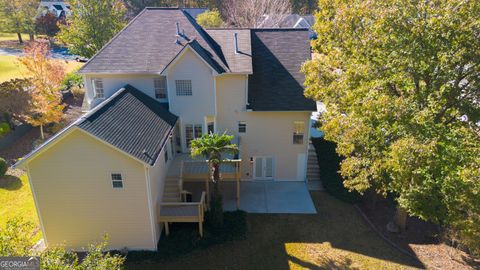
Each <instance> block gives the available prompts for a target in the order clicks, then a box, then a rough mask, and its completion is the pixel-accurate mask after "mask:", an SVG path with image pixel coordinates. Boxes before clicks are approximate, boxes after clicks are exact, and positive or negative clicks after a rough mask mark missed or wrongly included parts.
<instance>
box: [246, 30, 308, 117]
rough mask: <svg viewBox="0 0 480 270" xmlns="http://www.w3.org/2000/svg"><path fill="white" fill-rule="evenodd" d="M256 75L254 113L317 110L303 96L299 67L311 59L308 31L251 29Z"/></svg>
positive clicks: (251, 87) (251, 90)
mask: <svg viewBox="0 0 480 270" xmlns="http://www.w3.org/2000/svg"><path fill="white" fill-rule="evenodd" d="M251 40H252V59H253V63H252V65H253V74H252V75H250V76H249V79H248V101H249V104H250V108H251V109H253V110H254V111H315V110H316V105H315V102H314V101H313V100H311V99H307V98H306V97H305V96H304V95H303V90H304V88H303V82H304V80H305V77H304V75H303V74H302V73H301V72H300V68H301V66H302V64H303V62H305V61H306V60H308V59H310V58H311V53H310V41H309V39H308V31H307V30H306V29H281V28H277V29H252V30H251Z"/></svg>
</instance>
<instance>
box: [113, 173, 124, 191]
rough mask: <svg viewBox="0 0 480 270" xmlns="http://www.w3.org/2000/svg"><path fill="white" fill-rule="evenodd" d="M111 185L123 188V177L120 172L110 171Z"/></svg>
mask: <svg viewBox="0 0 480 270" xmlns="http://www.w3.org/2000/svg"><path fill="white" fill-rule="evenodd" d="M111 177H112V187H113V188H123V177H122V174H121V173H112V174H111Z"/></svg>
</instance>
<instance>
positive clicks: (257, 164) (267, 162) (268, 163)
mask: <svg viewBox="0 0 480 270" xmlns="http://www.w3.org/2000/svg"><path fill="white" fill-rule="evenodd" d="M253 163H254V164H253V165H254V166H253V170H254V171H253V176H254V179H256V180H271V179H273V167H274V166H273V165H274V160H273V157H254V160H253Z"/></svg>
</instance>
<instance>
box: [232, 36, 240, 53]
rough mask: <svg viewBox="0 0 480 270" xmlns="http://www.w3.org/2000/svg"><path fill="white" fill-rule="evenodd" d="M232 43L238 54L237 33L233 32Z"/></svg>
mask: <svg viewBox="0 0 480 270" xmlns="http://www.w3.org/2000/svg"><path fill="white" fill-rule="evenodd" d="M233 45H234V46H235V54H238V53H239V50H238V34H237V33H234V34H233Z"/></svg>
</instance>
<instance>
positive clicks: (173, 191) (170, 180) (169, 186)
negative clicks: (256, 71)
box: [162, 176, 181, 202]
mask: <svg viewBox="0 0 480 270" xmlns="http://www.w3.org/2000/svg"><path fill="white" fill-rule="evenodd" d="M162 201H163V202H180V201H181V192H180V178H178V177H171V176H170V177H169V176H167V178H166V179H165V187H164V190H163V200H162Z"/></svg>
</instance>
